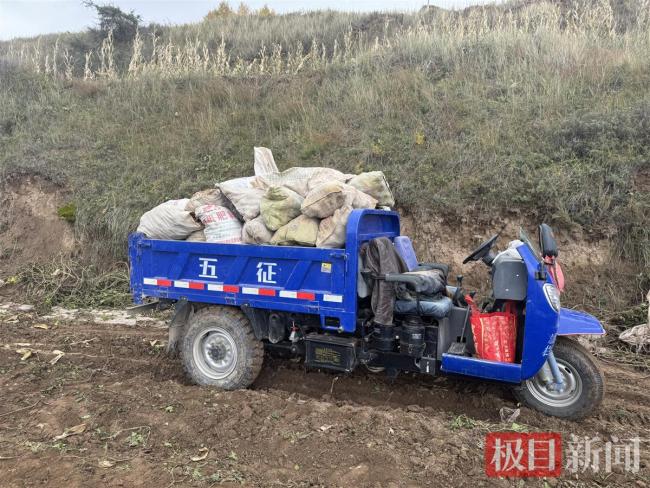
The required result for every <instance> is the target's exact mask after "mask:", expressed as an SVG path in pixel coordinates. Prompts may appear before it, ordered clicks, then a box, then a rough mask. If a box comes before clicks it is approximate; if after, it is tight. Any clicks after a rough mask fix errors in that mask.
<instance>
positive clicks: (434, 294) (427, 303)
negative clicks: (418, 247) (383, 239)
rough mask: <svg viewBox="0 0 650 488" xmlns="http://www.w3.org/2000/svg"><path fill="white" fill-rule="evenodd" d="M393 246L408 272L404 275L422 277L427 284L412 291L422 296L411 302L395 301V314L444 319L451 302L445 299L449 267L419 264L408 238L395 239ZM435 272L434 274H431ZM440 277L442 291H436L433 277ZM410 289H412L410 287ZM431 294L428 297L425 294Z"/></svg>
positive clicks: (435, 282)
mask: <svg viewBox="0 0 650 488" xmlns="http://www.w3.org/2000/svg"><path fill="white" fill-rule="evenodd" d="M393 244H394V245H395V249H396V250H397V253H398V254H399V255H400V257H401V258H402V259H403V260H404V263H405V264H406V266H407V268H408V270H409V272H408V273H406V275H417V276H419V277H422V281H423V282H427V284H428V286H425V287H423V288H419V287H418V288H416V289H415V290H414V291H416V293H419V292H420V291H422V293H423V294H422V295H418V296H417V297H416V299H413V300H396V301H395V308H394V311H395V313H398V314H418V315H427V316H431V317H434V318H436V319H442V318H444V317H446V316H447V315H448V314H449V312H450V310H451V306H452V301H451V299H450V298H449V297H447V296H446V295H445V294H444V293H445V288H446V284H447V275H448V274H449V266H447V265H446V264H440V263H420V262H418V259H417V257H416V254H415V250H414V249H413V243H412V242H411V239H410V238H409V237H408V236H397V237H395V239H394V241H393ZM433 271H436V273H431V272H433ZM436 274H437V275H438V276H439V275H442V278H443V281H444V283H443V286H442V290H438V288H439V286H437V285H438V284H437V280H436V276H435V275H436ZM411 288H413V287H412V286H411ZM427 292H428V293H431V294H430V295H428V294H427Z"/></svg>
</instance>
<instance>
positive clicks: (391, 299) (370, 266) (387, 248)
mask: <svg viewBox="0 0 650 488" xmlns="http://www.w3.org/2000/svg"><path fill="white" fill-rule="evenodd" d="M361 259H362V262H363V263H364V273H365V272H369V273H370V274H372V275H382V274H387V273H405V272H407V271H408V268H407V267H406V264H405V263H404V261H403V260H402V258H401V257H400V255H399V254H398V253H397V251H396V250H395V246H393V243H392V241H391V240H390V239H388V238H387V237H378V238H377V239H372V240H371V241H369V242H367V243H366V244H364V245H363V246H362V247H361ZM368 284H369V286H370V288H371V289H372V298H371V306H372V311H373V313H374V314H375V319H374V320H375V322H376V323H378V324H382V325H392V324H393V308H394V307H395V297H396V291H397V288H396V286H395V283H390V282H386V281H383V280H370V282H369V283H368Z"/></svg>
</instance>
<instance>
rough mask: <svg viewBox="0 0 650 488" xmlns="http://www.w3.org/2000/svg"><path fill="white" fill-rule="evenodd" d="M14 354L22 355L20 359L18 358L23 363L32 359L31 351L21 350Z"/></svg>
mask: <svg viewBox="0 0 650 488" xmlns="http://www.w3.org/2000/svg"><path fill="white" fill-rule="evenodd" d="M16 352H17V353H18V354H22V357H21V358H20V360H21V361H25V360H26V359H29V358H31V357H32V350H31V349H26V348H21V349H16Z"/></svg>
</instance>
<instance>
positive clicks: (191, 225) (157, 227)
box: [138, 198, 202, 240]
mask: <svg viewBox="0 0 650 488" xmlns="http://www.w3.org/2000/svg"><path fill="white" fill-rule="evenodd" d="M188 202H189V200H188V199H187V198H184V199H182V200H169V201H167V202H165V203H161V204H160V205H158V206H157V207H154V208H152V209H151V210H149V211H148V212H145V213H144V215H143V216H142V217H140V225H139V226H138V232H142V233H143V234H145V235H146V236H147V237H150V238H151V239H167V240H182V239H185V238H186V237H187V236H189V235H190V234H191V233H192V232H195V231H197V230H201V227H202V226H201V224H200V223H198V222H197V221H196V220H194V217H192V214H191V213H190V212H188V211H187V210H185V207H186V205H187V203H188Z"/></svg>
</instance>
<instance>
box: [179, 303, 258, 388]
mask: <svg viewBox="0 0 650 488" xmlns="http://www.w3.org/2000/svg"><path fill="white" fill-rule="evenodd" d="M181 358H182V361H183V366H184V368H185V371H186V372H187V374H188V375H189V377H190V378H191V379H192V380H193V381H194V382H195V383H197V384H199V385H206V386H216V387H219V388H222V389H224V390H236V389H239V388H246V387H248V386H250V385H251V384H252V383H253V381H255V378H257V375H258V374H259V372H260V370H261V368H262V361H263V359H264V347H263V345H262V342H261V341H259V340H257V339H256V338H255V334H254V333H253V327H252V326H251V323H250V321H249V320H248V319H247V318H246V316H245V315H244V313H243V312H242V311H241V310H239V309H237V308H234V307H207V308H202V309H200V310H198V311H197V312H196V313H195V314H194V315H193V316H192V317H191V318H190V320H189V323H188V325H187V331H186V332H185V336H184V337H183V340H182V343H181Z"/></svg>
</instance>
